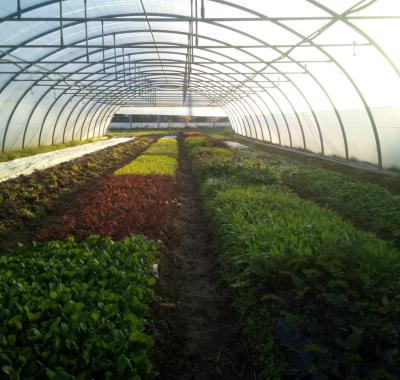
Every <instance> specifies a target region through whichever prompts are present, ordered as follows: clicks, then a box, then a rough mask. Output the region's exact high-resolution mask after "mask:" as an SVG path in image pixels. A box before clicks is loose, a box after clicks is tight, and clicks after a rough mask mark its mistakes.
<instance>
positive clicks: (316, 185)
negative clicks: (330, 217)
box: [286, 167, 400, 247]
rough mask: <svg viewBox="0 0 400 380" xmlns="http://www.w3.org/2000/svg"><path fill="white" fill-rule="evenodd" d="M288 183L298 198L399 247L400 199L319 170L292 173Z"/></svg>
mask: <svg viewBox="0 0 400 380" xmlns="http://www.w3.org/2000/svg"><path fill="white" fill-rule="evenodd" d="M286 182H287V184H288V185H289V186H291V187H292V188H293V189H294V190H295V191H296V192H298V193H299V194H301V195H304V196H306V197H310V198H311V199H313V200H315V201H318V202H319V203H322V204H324V205H327V206H328V207H330V208H332V209H334V210H336V211H337V212H339V213H340V214H341V215H343V216H344V217H346V218H347V219H350V220H352V221H354V222H355V223H356V224H357V225H359V226H361V227H363V228H365V229H367V230H370V231H373V232H375V233H377V234H378V235H379V236H381V237H382V238H384V239H387V240H393V241H394V242H395V244H396V246H397V247H400V195H396V194H392V193H391V192H389V191H388V190H386V189H384V188H383V187H380V186H377V185H374V184H371V183H365V182H361V181H358V180H354V179H350V178H349V177H347V176H345V175H343V174H340V173H335V172H330V171H328V170H324V169H318V168H306V167H301V168H298V169H297V170H292V171H291V172H290V175H288V176H287V179H286Z"/></svg>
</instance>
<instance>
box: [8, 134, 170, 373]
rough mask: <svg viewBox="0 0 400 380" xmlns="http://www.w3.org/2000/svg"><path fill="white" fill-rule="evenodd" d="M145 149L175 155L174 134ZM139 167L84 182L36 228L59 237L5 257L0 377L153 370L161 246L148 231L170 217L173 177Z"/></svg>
mask: <svg viewBox="0 0 400 380" xmlns="http://www.w3.org/2000/svg"><path fill="white" fill-rule="evenodd" d="M143 156H145V157H150V158H157V159H158V160H159V162H161V161H163V160H165V158H167V159H171V160H174V161H175V165H176V157H177V146H176V140H168V141H166V140H164V139H161V140H160V141H159V142H157V143H155V144H154V145H152V146H151V147H150V148H149V149H148V150H147V151H145V154H144V155H143ZM140 158H141V156H140V157H139V158H138V159H137V160H139V159H140ZM133 162H135V160H134V161H133ZM131 167H132V163H129V164H127V165H126V166H125V167H124V168H123V170H122V171H120V170H117V171H116V172H115V173H114V174H112V175H107V176H105V177H104V178H102V179H101V180H100V181H99V182H98V183H97V185H96V186H95V187H92V188H89V189H86V190H85V191H82V192H80V194H79V195H78V196H77V197H75V198H74V200H73V203H72V204H70V205H69V207H68V209H67V211H65V212H64V213H63V214H61V215H59V216H58V217H57V218H55V219H54V220H53V221H52V223H51V225H49V226H46V227H45V228H42V229H41V230H39V231H38V234H37V236H36V237H35V238H36V239H40V240H47V239H57V240H53V241H46V242H42V243H35V242H34V243H32V244H31V245H30V246H22V245H21V246H18V247H16V248H14V249H10V250H9V251H8V252H7V255H6V256H4V257H2V258H1V259H0V303H1V305H2V309H1V310H0V368H1V372H0V378H2V377H5V376H6V377H7V378H10V379H20V378H21V379H22V378H24V379H42V378H47V379H91V378H92V379H97V378H104V379H124V378H130V379H148V378H152V377H153V376H154V370H153V366H152V364H151V361H150V359H149V356H148V353H149V350H150V349H151V347H152V346H153V344H154V343H153V340H152V338H151V337H150V336H149V335H148V334H147V333H146V320H145V317H146V313H147V309H148V306H147V305H148V304H149V303H150V302H151V301H152V299H153V294H152V291H151V286H152V285H154V284H155V282H156V278H155V274H154V264H155V262H156V257H155V256H156V246H155V244H154V243H153V242H152V241H150V240H148V237H151V238H153V239H160V238H162V236H163V235H162V234H163V231H164V230H165V228H166V226H167V225H168V224H169V223H168V218H169V215H170V212H171V208H172V205H173V202H172V199H173V192H174V187H175V182H174V181H175V179H174V177H172V176H170V175H161V174H147V175H143V174H140V175H138V174H128V173H130V172H131V171H130V170H127V168H131ZM160 167H161V168H162V167H163V166H162V165H161V166H159V165H157V162H156V165H155V166H154V170H153V172H154V171H156V170H159V168H160ZM156 173H157V172H156ZM133 233H135V234H142V235H143V234H144V235H147V236H148V237H144V236H134V235H132V234H133ZM111 238H113V239H118V240H111ZM59 239H65V240H62V241H61V240H59ZM79 241H80V242H79ZM1 374H2V375H1Z"/></svg>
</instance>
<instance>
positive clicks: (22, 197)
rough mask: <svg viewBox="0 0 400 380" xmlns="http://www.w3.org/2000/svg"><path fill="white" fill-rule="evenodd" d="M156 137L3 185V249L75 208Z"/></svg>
mask: <svg viewBox="0 0 400 380" xmlns="http://www.w3.org/2000/svg"><path fill="white" fill-rule="evenodd" d="M154 140H155V138H153V137H146V138H143V139H138V140H134V141H131V142H128V143H123V144H119V145H117V146H113V147H110V148H106V149H103V150H101V151H98V152H95V153H92V154H88V155H86V156H84V157H81V158H78V159H75V160H73V161H70V162H66V163H63V164H60V165H56V166H54V167H51V168H48V169H46V170H42V171H36V172H34V173H32V174H31V175H28V176H20V177H18V178H15V179H12V180H9V181H5V182H2V183H1V184H0V251H1V249H4V248H6V247H9V246H11V245H13V244H15V243H17V242H19V241H24V240H27V239H29V238H32V237H33V238H34V237H35V235H34V233H35V231H37V230H38V228H39V227H40V226H48V225H50V224H51V223H52V220H53V218H54V217H55V216H56V215H60V214H62V213H63V211H64V210H68V209H70V208H71V204H72V203H74V200H75V199H76V198H77V197H78V196H79V194H82V193H84V192H85V190H87V189H90V188H96V187H97V186H98V184H99V183H100V181H102V179H103V176H104V175H107V174H109V173H112V172H113V171H114V170H115V169H117V168H119V167H121V166H123V165H124V164H125V163H127V162H129V161H131V160H132V159H134V158H135V157H136V156H137V155H139V154H140V153H141V152H142V151H143V150H144V149H146V148H147V147H148V146H149V144H151V143H152V142H153V141H154Z"/></svg>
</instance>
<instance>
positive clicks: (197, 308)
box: [157, 142, 254, 380]
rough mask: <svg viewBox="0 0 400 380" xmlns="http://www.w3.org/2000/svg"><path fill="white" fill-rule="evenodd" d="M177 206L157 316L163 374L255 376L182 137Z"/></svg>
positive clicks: (200, 379)
mask: <svg viewBox="0 0 400 380" xmlns="http://www.w3.org/2000/svg"><path fill="white" fill-rule="evenodd" d="M180 155H181V157H180V168H179V171H178V173H177V211H176V214H175V215H174V217H173V220H172V230H173V233H174V234H175V235H176V236H175V239H174V241H175V244H172V245H171V246H170V247H168V248H167V249H166V252H164V254H163V255H162V257H161V263H160V277H161V278H160V283H161V285H160V293H161V296H162V297H163V299H164V300H165V299H167V300H168V301H169V302H165V303H164V304H162V305H161V307H160V309H161V310H159V313H160V315H158V318H157V319H161V320H163V322H162V323H165V325H164V327H162V328H161V330H163V331H162V332H161V333H160V335H161V337H160V342H158V345H161V351H162V353H161V355H160V357H159V358H157V361H158V362H159V364H160V366H161V368H160V376H159V378H160V379H162V380H167V379H182V380H189V379H190V380H206V379H230V380H232V379H251V378H254V377H253V376H250V375H249V374H246V372H249V371H250V370H249V367H250V366H248V365H247V363H246V361H245V360H243V358H244V357H246V356H247V355H244V354H243V351H245V344H244V343H243V342H242V339H241V337H240V333H239V331H238V328H237V321H236V320H235V313H234V311H233V310H232V309H231V308H230V306H229V299H228V297H227V295H226V289H225V288H224V286H223V285H222V284H221V283H220V277H221V276H220V268H219V266H218V264H217V262H216V255H215V252H213V249H212V247H213V243H212V235H211V233H210V230H209V228H208V222H207V220H206V218H205V216H204V213H203V209H202V204H201V200H200V197H199V194H198V190H197V187H196V184H195V182H194V179H193V176H192V171H191V166H190V163H189V161H188V160H187V158H186V157H185V154H184V153H183V149H182V142H180Z"/></svg>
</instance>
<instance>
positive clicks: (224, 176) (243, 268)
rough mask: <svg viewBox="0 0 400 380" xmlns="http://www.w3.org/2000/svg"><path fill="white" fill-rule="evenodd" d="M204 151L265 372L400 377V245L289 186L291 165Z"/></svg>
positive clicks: (225, 256) (205, 187)
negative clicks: (398, 248) (399, 249)
mask: <svg viewBox="0 0 400 380" xmlns="http://www.w3.org/2000/svg"><path fill="white" fill-rule="evenodd" d="M196 149H197V150H200V149H201V148H195V149H193V150H192V155H191V157H192V159H193V161H194V169H195V172H196V173H197V177H198V179H199V181H200V184H201V188H202V191H203V195H204V197H205V201H206V210H207V212H208V215H209V217H210V219H211V221H212V224H213V226H214V231H215V233H216V235H217V244H218V249H219V252H220V260H221V262H222V264H223V268H224V274H225V279H226V281H227V282H228V283H229V284H230V285H231V286H232V288H233V289H234V292H235V294H236V307H237V309H238V311H239V312H240V313H241V315H242V316H243V320H244V324H245V328H246V330H247V332H248V334H249V337H250V338H251V339H252V340H253V342H254V343H255V345H256V347H257V350H258V352H259V355H260V360H259V365H260V367H261V370H260V372H261V375H260V376H261V378H263V379H287V378H295V379H306V378H307V379H308V378H309V379H352V380H356V379H360V380H361V379H376V380H378V379H397V378H399V377H400V351H399V350H400V324H399V323H400V322H399V315H400V297H399V294H400V280H399V278H400V277H399V273H400V256H399V252H397V251H395V249H394V248H393V246H392V245H391V244H389V243H386V242H383V241H382V240H379V239H378V238H376V237H375V236H374V235H372V234H369V233H366V232H363V231H360V230H357V229H356V228H354V227H353V226H352V225H351V224H350V223H348V222H345V221H343V220H342V219H341V218H340V217H339V216H338V215H337V214H335V213H334V212H333V211H330V210H327V209H323V208H321V207H319V206H317V205H316V204H314V203H312V202H310V201H306V200H304V199H301V198H299V197H298V196H297V195H296V194H294V193H293V192H292V191H291V190H290V189H289V188H287V187H285V186H282V184H280V178H287V175H288V173H289V172H291V171H292V170H294V167H293V166H291V165H290V164H288V163H287V162H283V161H282V160H278V159H276V160H275V159H272V160H271V161H270V162H269V161H268V160H260V159H259V157H253V156H252V155H251V154H246V153H245V154H242V157H241V161H239V162H244V163H245V164H244V165H242V166H240V165H238V163H237V161H235V159H232V160H224V161H223V162H222V163H221V161H220V160H218V159H216V160H214V161H213V159H208V160H204V159H203V158H202V157H201V156H200V155H197V153H196ZM254 161H258V163H259V165H260V167H259V170H258V171H259V172H258V174H257V165H256V164H254ZM261 163H262V164H264V166H262V165H261ZM247 165H249V166H250V170H247V169H246V166H247ZM275 168H276V170H275ZM249 173H250V174H249ZM266 174H268V175H267V176H266V177H265V178H264V179H263V176H265V175H266ZM327 176H328V174H327ZM260 182H261V183H262V182H265V183H269V184H270V185H260V184H259V183H260ZM274 182H275V184H274ZM310 182H311V181H310ZM310 186H311V185H310ZM357 186H358V184H357Z"/></svg>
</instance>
